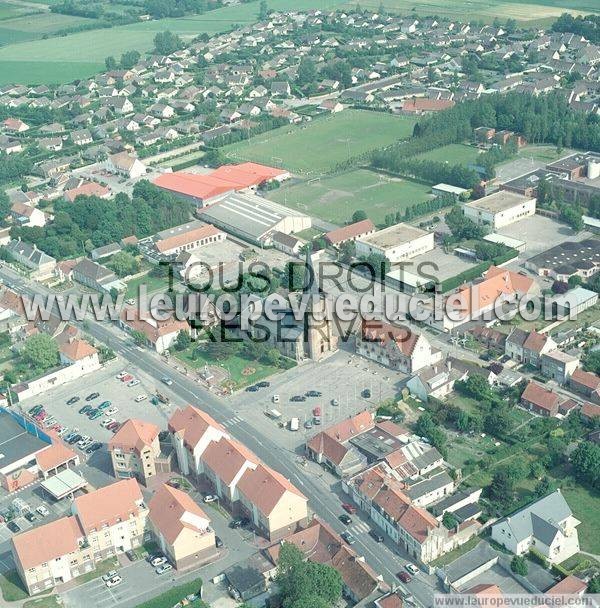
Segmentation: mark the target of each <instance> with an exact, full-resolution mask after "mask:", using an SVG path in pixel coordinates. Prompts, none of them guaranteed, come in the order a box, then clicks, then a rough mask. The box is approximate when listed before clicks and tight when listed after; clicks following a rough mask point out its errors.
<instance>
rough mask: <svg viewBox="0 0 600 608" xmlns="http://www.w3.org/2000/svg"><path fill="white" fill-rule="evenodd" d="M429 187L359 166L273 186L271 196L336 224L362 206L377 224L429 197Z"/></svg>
mask: <svg viewBox="0 0 600 608" xmlns="http://www.w3.org/2000/svg"><path fill="white" fill-rule="evenodd" d="M429 192H430V188H429V186H425V185H424V184H420V183H419V182H415V181H411V180H409V179H404V178H399V177H389V176H387V175H380V174H379V173H376V172H374V171H369V170H367V169H357V170H355V171H350V172H348V173H343V174H341V175H336V176H335V177H328V178H323V179H320V180H318V181H313V180H309V181H307V182H304V183H301V184H296V185H293V186H290V187H287V186H283V187H282V188H279V189H278V190H273V191H272V192H271V193H270V194H269V198H271V199H272V200H275V201H277V202H278V203H281V204H283V205H286V206H288V207H293V208H295V209H299V210H300V211H303V212H305V213H308V214H309V215H313V216H315V217H320V218H321V219H323V220H326V221H329V222H333V223H334V224H345V223H346V222H349V221H350V220H351V218H352V214H353V213H354V212H355V211H356V210H357V209H362V210H364V211H365V212H366V214H367V216H368V217H369V218H370V219H371V220H372V221H373V222H375V223H376V224H383V222H384V219H385V216H386V215H387V214H389V213H396V212H397V211H401V212H403V211H404V210H405V209H406V208H407V207H409V206H410V205H413V204H415V203H420V202H422V201H425V200H427V199H429V198H430V195H429Z"/></svg>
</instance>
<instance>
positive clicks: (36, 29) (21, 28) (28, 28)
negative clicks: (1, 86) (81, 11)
mask: <svg viewBox="0 0 600 608" xmlns="http://www.w3.org/2000/svg"><path fill="white" fill-rule="evenodd" d="M0 10H1V9H0ZM92 22H93V20H92V19H86V18H85V17H72V16H70V15H59V14H55V13H49V12H48V13H36V14H33V15H27V16H23V17H16V18H14V19H6V20H3V21H0V46H7V45H10V44H15V43H18V42H24V41H28V40H37V39H40V38H42V37H44V36H47V35H52V34H54V33H55V32H58V31H60V30H63V29H65V28H68V27H73V26H78V25H83V24H85V23H92Z"/></svg>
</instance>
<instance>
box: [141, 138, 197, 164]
mask: <svg viewBox="0 0 600 608" xmlns="http://www.w3.org/2000/svg"><path fill="white" fill-rule="evenodd" d="M203 145H204V144H203V143H202V142H198V141H196V142H194V143H191V144H187V145H186V146H181V148H174V149H173V150H167V151H166V152H160V153H158V154H155V155H154V156H147V157H146V158H142V159H141V160H142V161H143V162H146V163H155V162H158V161H161V160H165V159H168V158H171V156H180V155H183V154H185V153H186V152H193V151H194V150H198V149H199V148H201V147H202V146H203ZM174 160H176V159H174Z"/></svg>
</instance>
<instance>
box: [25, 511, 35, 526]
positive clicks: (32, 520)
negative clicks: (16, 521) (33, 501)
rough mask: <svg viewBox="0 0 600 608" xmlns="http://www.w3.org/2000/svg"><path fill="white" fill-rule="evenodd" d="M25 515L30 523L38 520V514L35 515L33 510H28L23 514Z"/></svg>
mask: <svg viewBox="0 0 600 608" xmlns="http://www.w3.org/2000/svg"><path fill="white" fill-rule="evenodd" d="M23 517H24V518H25V519H26V520H27V521H28V522H29V523H30V524H32V523H33V522H34V521H36V520H37V517H36V516H35V515H34V514H33V513H32V512H31V511H28V512H27V513H25V514H24V515H23Z"/></svg>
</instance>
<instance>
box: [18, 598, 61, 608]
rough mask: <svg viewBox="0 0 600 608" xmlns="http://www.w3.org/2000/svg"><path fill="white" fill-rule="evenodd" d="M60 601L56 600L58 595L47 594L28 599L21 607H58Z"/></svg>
mask: <svg viewBox="0 0 600 608" xmlns="http://www.w3.org/2000/svg"><path fill="white" fill-rule="evenodd" d="M60 606H62V603H59V602H58V596H56V595H47V596H45V597H40V598H38V599H37V600H29V601H28V602H25V603H24V604H23V608H60Z"/></svg>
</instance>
